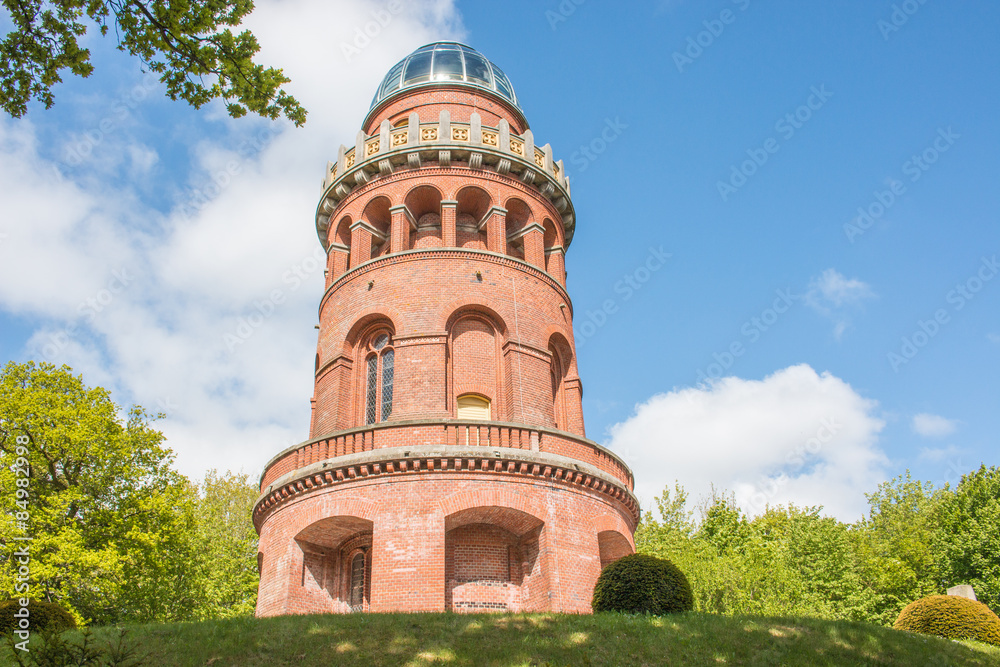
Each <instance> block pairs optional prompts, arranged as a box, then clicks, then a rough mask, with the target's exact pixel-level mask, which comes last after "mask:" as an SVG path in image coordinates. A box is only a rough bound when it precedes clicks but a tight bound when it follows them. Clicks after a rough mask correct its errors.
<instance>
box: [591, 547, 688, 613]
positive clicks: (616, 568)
mask: <svg viewBox="0 0 1000 667" xmlns="http://www.w3.org/2000/svg"><path fill="white" fill-rule="evenodd" d="M590 604H591V606H592V607H593V608H594V611H597V612H599V611H619V612H627V613H631V614H654V615H657V616H659V615H662V614H672V613H675V612H679V611H691V610H692V609H694V594H693V593H692V592H691V584H690V583H688V579H687V577H685V576H684V573H683V572H681V571H680V570H679V569H678V568H677V566H676V565H674V564H673V563H671V562H670V561H669V560H666V559H665V558H656V557H655V556H647V555H645V554H632V555H630V556H625V557H624V558H620V559H618V560H616V561H615V562H614V563H611V564H610V565H608V566H607V567H605V568H604V569H603V570H602V571H601V576H600V577H598V578H597V584H596V585H595V586H594V599H593V601H592V602H591V603H590Z"/></svg>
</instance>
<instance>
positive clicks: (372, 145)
mask: <svg viewBox="0 0 1000 667" xmlns="http://www.w3.org/2000/svg"><path fill="white" fill-rule="evenodd" d="M378 147H379V140H378V139H376V140H375V141H369V142H368V143H367V144H366V145H365V157H368V156H369V155H375V153H378Z"/></svg>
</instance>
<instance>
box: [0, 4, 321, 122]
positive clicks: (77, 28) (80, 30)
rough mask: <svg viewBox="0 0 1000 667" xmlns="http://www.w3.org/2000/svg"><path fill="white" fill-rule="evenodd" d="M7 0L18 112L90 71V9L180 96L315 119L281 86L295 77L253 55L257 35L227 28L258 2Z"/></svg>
mask: <svg viewBox="0 0 1000 667" xmlns="http://www.w3.org/2000/svg"><path fill="white" fill-rule="evenodd" d="M2 2H3V6H4V7H5V8H6V9H7V11H8V12H10V17H11V21H12V23H13V29H12V30H11V31H10V32H8V33H7V35H6V36H5V38H4V39H3V41H2V42H0V98H2V99H3V108H4V110H5V111H6V112H7V113H9V114H10V115H12V116H14V117H16V118H17V117H21V116H23V115H24V114H25V113H26V112H27V108H28V103H29V102H31V101H32V100H39V101H41V102H42V103H44V104H45V108H46V109H48V108H50V107H51V106H52V104H53V103H54V101H55V99H54V96H53V94H52V86H53V85H55V84H56V83H59V82H60V81H61V80H62V71H63V70H66V69H68V70H69V71H70V72H71V73H73V74H75V75H77V76H81V77H88V76H90V74H91V73H92V72H93V70H94V67H93V65H92V64H91V62H90V51H89V50H88V49H84V48H81V47H80V45H79V43H78V41H77V40H78V38H79V37H81V36H83V35H84V34H85V33H86V32H87V26H86V25H85V24H84V23H83V22H82V21H83V20H85V19H84V17H85V16H86V17H87V18H89V19H90V20H92V21H94V22H96V23H97V25H98V26H99V29H100V32H101V34H102V35H107V33H108V31H109V28H110V27H111V26H112V25H113V26H114V31H115V35H116V36H117V38H118V46H117V48H118V49H119V50H120V51H126V52H128V53H129V54H131V55H133V56H138V57H139V58H140V60H141V61H142V63H143V64H144V66H145V67H146V68H148V69H149V70H150V71H152V72H155V73H156V74H159V75H160V81H161V82H162V83H164V84H166V87H167V96H168V97H170V99H172V100H176V99H177V98H178V97H179V98H181V99H183V100H185V101H187V102H188V103H190V104H191V105H192V106H194V107H195V108H199V107H201V105H203V104H205V103H206V102H208V101H210V100H213V99H218V98H221V99H223V100H225V102H226V108H227V110H228V111H229V114H230V115H231V116H232V117H234V118H239V117H241V116H243V115H245V114H246V113H247V112H248V111H252V112H254V113H257V114H260V115H261V116H264V117H267V118H271V119H275V118H277V117H278V116H280V115H282V114H283V115H284V116H285V117H287V118H288V119H290V120H292V121H293V122H294V123H295V124H296V125H297V126H298V125H302V124H303V123H304V122H305V120H306V111H305V109H303V108H302V106H301V105H300V104H299V103H298V102H297V101H296V100H295V98H294V97H292V96H290V95H289V94H288V93H287V92H285V90H283V89H282V85H283V84H285V83H288V82H289V79H288V78H287V77H286V76H285V75H284V74H283V73H282V71H281V70H280V69H275V68H273V67H267V68H265V67H264V66H263V65H259V64H257V63H255V62H254V61H253V56H254V55H255V54H256V53H257V52H258V51H260V45H259V44H258V42H257V38H256V37H254V36H253V34H252V33H250V31H248V30H244V31H243V32H241V33H239V34H238V35H234V34H233V32H232V31H231V30H230V29H229V28H228V27H226V26H231V27H235V26H238V25H239V24H240V23H241V22H242V20H243V18H244V17H246V16H247V15H248V14H249V13H250V12H251V11H252V10H253V0H184V1H183V2H176V3H175V2H160V1H157V0H154V1H152V2H150V1H149V0H90V1H88V2H82V1H81V0H2Z"/></svg>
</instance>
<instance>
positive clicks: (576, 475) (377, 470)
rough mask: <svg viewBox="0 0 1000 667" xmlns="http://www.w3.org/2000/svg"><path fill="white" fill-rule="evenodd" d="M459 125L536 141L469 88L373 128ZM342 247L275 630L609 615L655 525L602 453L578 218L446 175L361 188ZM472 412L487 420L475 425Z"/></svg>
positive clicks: (269, 479)
mask: <svg viewBox="0 0 1000 667" xmlns="http://www.w3.org/2000/svg"><path fill="white" fill-rule="evenodd" d="M444 109H447V110H448V111H449V114H450V117H451V119H452V120H454V121H456V122H468V120H469V118H470V117H471V114H472V113H473V112H475V113H478V114H480V116H481V117H482V122H483V124H484V125H489V126H496V125H497V124H498V123H500V121H501V120H506V121H507V122H508V123H509V124H510V126H511V131H512V132H515V133H522V132H523V131H525V130H526V129H527V124H526V121H525V120H524V118H523V116H522V115H521V113H520V112H519V111H518V110H516V109H514V108H513V107H512V106H511V105H510V104H509V103H508V102H506V101H504V100H502V99H501V98H499V97H498V96H495V95H493V94H490V93H488V92H484V91H477V90H473V89H471V88H468V87H463V86H462V85H454V84H442V85H440V86H433V87H421V88H419V89H415V90H411V91H406V92H404V93H401V94H399V95H398V96H396V97H393V98H390V99H388V100H385V101H383V102H382V103H381V104H380V105H379V107H377V108H376V109H374V110H373V111H372V112H371V113H370V114H369V116H368V118H367V119H366V121H365V128H364V129H365V131H366V132H367V133H369V134H370V133H372V132H373V131H375V130H376V129H377V128H378V126H379V124H380V123H381V122H382V121H383V120H385V119H387V120H389V121H390V123H391V124H392V125H394V126H396V125H398V124H401V123H403V122H405V121H406V120H407V119H408V118H409V114H411V113H413V112H416V113H417V114H418V116H419V118H420V119H421V120H422V121H427V122H429V121H432V120H436V119H437V118H438V117H439V115H440V113H441V111H442V110H444ZM326 234H327V239H326V240H327V242H328V243H329V246H330V248H329V253H328V262H327V276H326V280H327V282H326V291H325V293H324V295H323V297H322V300H321V302H320V306H319V323H320V324H319V330H320V331H319V340H318V344H317V350H316V360H315V362H316V364H315V366H316V377H315V392H314V395H313V412H312V423H311V427H310V439H309V440H307V441H306V442H304V443H302V444H301V445H297V446H294V447H291V448H288V449H286V450H284V451H283V452H280V453H279V454H278V455H277V456H275V458H274V459H273V460H272V461H271V462H270V463H269V464H268V466H267V467H266V469H265V471H264V474H263V475H262V477H261V497H260V499H259V500H258V502H257V504H256V507H255V510H254V522H255V525H256V526H257V529H258V531H259V533H260V553H259V555H258V563H259V567H260V574H261V580H260V589H259V596H258V602H257V614H258V615H259V616H271V615H279V614H299V613H316V612H331V613H349V612H367V611H371V612H389V611H408V612H416V611H444V610H453V611H464V612H479V611H562V612H572V613H589V612H590V611H591V609H590V599H591V595H592V592H593V586H594V583H595V581H596V579H597V576H598V574H599V573H600V570H601V567H602V566H603V565H606V564H607V563H610V562H613V561H614V560H616V559H618V558H621V557H622V556H624V555H626V554H629V553H632V552H634V550H635V547H634V541H633V533H634V531H635V527H636V523H637V521H638V505H637V504H636V502H635V499H634V497H633V496H632V495H631V489H632V482H633V480H632V473H631V471H630V470H628V468H627V466H625V464H624V463H623V462H622V461H621V460H620V459H618V457H616V456H614V455H613V454H611V453H610V452H608V451H607V450H605V449H604V448H602V447H601V446H600V445H597V444H596V443H593V442H591V441H589V440H587V439H586V434H585V430H584V423H583V410H582V406H581V399H582V382H581V380H580V377H579V374H578V372H577V362H576V353H575V347H574V341H573V327H572V318H573V306H572V303H571V302H570V298H569V294H568V293H567V291H566V274H565V269H564V266H565V263H564V261H563V258H564V253H565V251H566V248H567V246H568V243H567V241H566V233H565V230H564V229H563V226H562V218H561V217H560V215H559V213H558V211H556V210H555V209H554V208H553V206H552V204H551V203H550V202H549V200H548V199H547V198H546V197H545V196H544V195H543V194H542V193H541V192H539V190H538V189H537V188H536V187H535V186H534V185H530V184H527V183H524V182H522V181H521V180H519V179H517V178H513V177H511V176H509V175H504V174H501V173H497V172H495V171H486V170H478V169H472V168H470V167H469V166H468V165H462V164H455V165H454V166H441V165H438V164H435V163H429V164H428V165H427V166H424V167H417V168H411V169H405V170H401V171H398V172H396V173H391V172H390V173H383V174H381V175H379V176H376V177H375V178H373V179H371V180H370V181H369V182H367V183H359V185H358V186H357V187H355V188H354V189H353V190H352V191H351V192H350V193H349V194H347V195H346V196H344V197H343V199H341V200H340V202H339V203H338V204H337V207H336V209H335V210H334V211H333V213H332V215H331V218H330V225H329V228H328V230H327V232H326ZM465 395H474V396H476V397H478V400H481V401H486V402H488V405H489V419H488V420H470V419H469V418H468V415H466V416H465V417H463V418H460V415H459V413H458V399H459V397H462V396H465Z"/></svg>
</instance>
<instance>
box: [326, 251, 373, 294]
mask: <svg viewBox="0 0 1000 667" xmlns="http://www.w3.org/2000/svg"><path fill="white" fill-rule="evenodd" d="M368 247H369V248H370V247H371V243H369V245H368ZM350 253H351V249H350V248H348V247H347V246H346V245H341V244H339V243H331V244H330V249H329V250H328V251H327V260H326V270H327V284H330V283H332V282H333V281H334V280H336V279H337V278H339V277H340V276H342V275H343V274H344V272H345V271H347V268H348V267H347V264H348V261H349V258H350Z"/></svg>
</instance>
